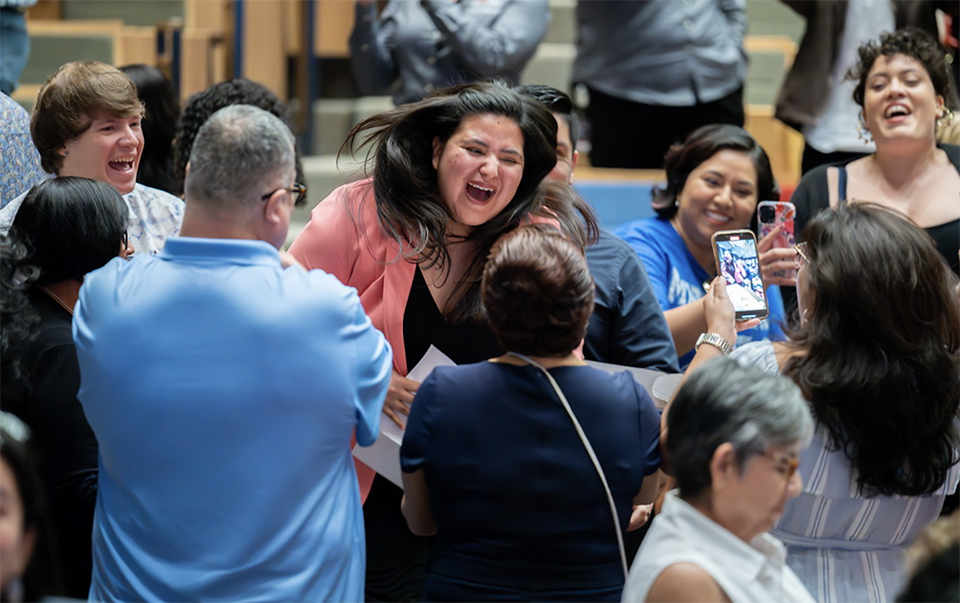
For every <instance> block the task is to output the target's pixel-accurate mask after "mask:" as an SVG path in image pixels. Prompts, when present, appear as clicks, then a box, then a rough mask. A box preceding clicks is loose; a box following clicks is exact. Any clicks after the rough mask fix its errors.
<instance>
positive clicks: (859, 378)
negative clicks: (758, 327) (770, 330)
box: [691, 202, 960, 601]
mask: <svg viewBox="0 0 960 603" xmlns="http://www.w3.org/2000/svg"><path fill="white" fill-rule="evenodd" d="M804 235H805V237H806V242H805V243H803V244H801V245H798V246H797V266H798V273H797V294H798V295H797V297H798V302H799V310H800V325H799V326H798V327H797V328H796V329H795V330H793V331H792V333H790V335H791V337H790V340H789V341H788V342H783V343H779V342H774V343H772V344H771V343H752V344H748V345H746V346H743V347H742V348H739V349H737V350H736V351H734V353H733V357H735V358H737V359H738V360H739V361H741V362H742V363H744V364H752V365H758V366H762V367H764V368H765V369H766V370H767V371H768V372H771V373H774V372H780V373H783V374H784V375H786V376H788V377H790V378H791V379H792V380H793V381H794V382H795V383H796V384H797V385H798V386H800V389H801V390H802V391H803V393H804V396H805V397H806V398H807V400H809V402H810V406H811V409H812V410H813V414H814V417H815V419H816V431H815V433H814V436H813V443H812V444H811V446H810V447H809V448H808V449H807V450H805V451H804V452H802V453H801V454H800V465H799V472H800V475H801V476H802V477H803V491H802V492H801V493H800V495H799V496H798V497H797V498H796V499H794V500H792V501H790V502H788V503H787V506H786V509H785V510H784V512H783V517H782V518H781V519H780V521H779V522H778V523H777V525H776V527H775V529H774V530H773V531H772V532H771V533H772V534H773V535H774V536H776V537H777V538H779V539H780V540H782V541H783V542H784V543H785V544H786V545H787V550H788V554H787V563H788V564H789V565H790V567H791V568H792V569H793V570H794V571H795V572H796V573H797V574H798V575H799V576H800V578H801V579H802V580H803V581H804V583H805V584H806V586H807V588H808V589H809V590H810V592H811V593H812V594H813V595H814V597H815V598H816V599H817V600H818V601H889V600H892V599H893V598H894V597H895V596H896V593H897V592H899V590H900V589H901V587H902V586H903V585H904V582H905V580H906V578H907V570H906V560H905V558H904V555H903V553H904V550H905V548H906V546H907V545H909V544H910V542H911V541H912V540H913V539H914V537H915V536H916V535H917V534H918V533H919V532H920V531H921V530H922V529H923V528H924V527H925V526H927V525H928V524H929V523H931V522H932V521H934V520H935V519H936V518H937V516H938V515H939V513H940V510H941V507H942V506H943V502H944V499H945V498H946V496H947V495H948V494H949V493H951V492H953V491H954V489H956V487H957V484H958V482H960V465H958V461H960V452H958V447H960V439H958V411H960V363H958V361H960V353H958V350H960V307H958V304H957V298H956V293H955V290H954V287H955V284H956V278H955V277H954V276H953V275H952V274H951V273H950V270H949V268H948V267H947V264H946V262H944V261H943V258H942V257H941V256H940V254H939V253H938V252H937V248H936V246H935V245H934V242H933V240H932V239H931V237H930V236H929V235H927V234H926V233H925V232H924V231H923V230H922V229H920V228H918V227H917V226H916V225H915V224H913V223H912V222H910V221H909V220H907V219H905V218H904V217H903V216H902V214H899V213H897V212H894V211H893V210H890V209H889V208H886V207H884V206H882V205H878V204H875V203H865V202H864V203H847V204H844V205H840V206H839V207H836V208H833V209H830V210H827V211H825V212H822V213H820V214H819V215H818V216H817V217H815V218H814V219H813V220H812V221H811V222H810V224H809V225H807V228H806V230H805V232H804ZM718 280H720V279H718ZM723 290H724V287H723V286H722V283H721V287H719V288H718V289H717V291H713V290H711V294H710V295H709V296H708V297H709V300H708V302H707V304H706V306H707V321H708V325H709V329H710V330H711V331H713V332H716V333H719V334H720V335H721V336H723V337H726V338H727V340H728V341H731V338H732V337H733V336H734V320H733V307H732V305H730V304H729V302H728V301H727V300H726V299H725V298H724V291H723ZM719 353H720V352H719V350H718V349H717V348H713V347H711V346H703V347H701V348H700V350H699V351H698V353H697V357H696V358H695V359H694V363H693V364H691V367H692V370H695V366H696V365H698V364H699V363H700V362H703V361H704V359H706V358H708V357H710V356H715V355H717V354H719Z"/></svg>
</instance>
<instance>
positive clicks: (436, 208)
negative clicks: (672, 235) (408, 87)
mask: <svg viewBox="0 0 960 603" xmlns="http://www.w3.org/2000/svg"><path fill="white" fill-rule="evenodd" d="M484 114H493V115H501V116H504V117H507V118H509V119H511V120H513V121H514V122H516V123H517V125H518V126H519V127H520V131H521V132H522V133H523V157H524V165H523V175H522V176H521V178H520V184H519V186H518V187H517V192H516V194H515V195H514V197H513V199H512V200H511V201H510V203H509V204H508V205H507V207H506V208H504V210H503V211H502V212H500V214H498V215H497V216H496V217H494V218H493V219H491V220H490V221H489V222H487V223H485V224H482V225H480V226H477V227H475V228H473V230H472V231H471V233H470V235H469V236H468V237H467V240H470V241H475V242H476V244H477V253H476V254H475V256H474V258H473V260H472V261H471V263H470V265H469V266H468V268H467V270H466V273H465V274H464V277H463V278H462V280H461V281H460V282H459V283H457V285H456V288H455V289H454V293H453V295H452V296H451V302H450V304H448V307H447V308H444V314H445V315H446V316H447V318H448V319H450V320H452V321H453V322H455V323H459V322H463V321H466V320H474V321H480V320H483V318H484V316H485V314H484V311H483V305H482V303H481V301H480V280H481V276H482V273H483V265H484V262H485V259H486V257H487V254H488V253H489V251H490V248H491V247H492V246H493V243H494V242H496V240H497V239H498V238H500V236H501V235H502V234H504V233H506V232H508V231H510V230H513V229H514V228H516V227H517V226H519V225H520V224H521V223H522V222H523V221H524V220H525V219H527V218H528V217H529V216H531V215H541V216H544V217H547V218H551V219H556V220H558V221H559V222H560V224H561V226H562V227H563V228H564V230H565V231H566V232H567V234H569V235H571V236H572V238H574V239H575V240H577V242H578V243H580V244H581V245H583V244H586V243H588V242H589V241H590V239H591V238H592V237H593V236H595V233H596V222H595V218H594V217H593V214H592V213H591V212H589V211H588V212H586V213H585V214H584V215H582V216H577V215H576V210H577V209H578V208H582V207H583V204H582V203H580V202H579V201H578V200H577V199H578V198H577V197H576V193H574V192H573V189H571V188H570V187H569V186H567V185H564V184H558V183H543V179H544V177H545V176H546V175H547V174H549V173H550V170H552V169H553V167H554V165H556V163H557V151H556V147H557V122H556V119H554V117H553V114H551V113H550V111H549V110H547V109H546V108H545V107H544V106H543V105H541V104H540V103H539V102H537V101H535V100H533V99H531V98H529V97H527V96H525V95H523V94H519V93H518V92H516V91H514V90H512V89H510V88H509V87H508V86H507V85H505V84H503V83H501V82H479V83H470V84H461V85H458V86H454V87H452V88H447V89H444V90H440V91H438V92H436V93H434V94H433V95H431V96H429V97H427V98H425V99H423V100H421V101H418V102H416V103H410V104H407V105H401V106H399V107H397V108H395V109H392V110H390V111H387V112H385V113H381V114H379V115H375V116H373V117H370V118H367V119H365V120H364V121H362V122H360V123H359V124H357V125H356V126H355V127H354V128H353V130H351V131H350V134H349V135H348V136H347V139H346V141H345V142H344V143H343V145H342V146H341V148H340V154H341V155H342V154H344V153H355V152H357V151H359V150H361V149H363V148H366V149H367V155H366V170H367V174H368V175H371V176H372V177H373V185H374V193H375V197H376V204H377V216H378V219H379V222H380V226H381V228H382V229H383V230H384V231H385V232H386V234H387V236H389V237H392V238H393V239H395V240H396V241H397V243H398V247H399V248H400V249H401V250H402V252H401V257H403V258H404V259H406V260H409V261H416V262H420V263H422V264H424V265H425V266H433V265H438V266H440V267H445V268H448V265H449V259H450V255H449V252H448V249H447V243H448V238H450V236H449V235H448V234H447V225H448V223H449V221H450V220H451V218H452V215H451V213H450V211H449V210H448V209H447V206H446V205H445V204H444V202H443V200H442V199H441V198H440V193H439V189H438V182H437V170H436V169H435V168H434V167H433V162H432V159H433V140H434V139H439V140H440V142H441V144H445V143H446V141H447V140H449V139H450V137H451V136H452V135H453V134H454V133H455V132H456V131H457V129H458V128H459V127H460V124H461V122H462V121H463V120H464V119H465V118H467V117H470V116H474V115H484Z"/></svg>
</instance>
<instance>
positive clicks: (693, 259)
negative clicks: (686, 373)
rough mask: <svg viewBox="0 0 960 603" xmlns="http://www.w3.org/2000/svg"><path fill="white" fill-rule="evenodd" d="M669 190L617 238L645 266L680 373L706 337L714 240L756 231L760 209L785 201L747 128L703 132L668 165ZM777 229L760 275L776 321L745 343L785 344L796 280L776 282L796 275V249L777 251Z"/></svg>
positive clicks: (764, 244)
mask: <svg viewBox="0 0 960 603" xmlns="http://www.w3.org/2000/svg"><path fill="white" fill-rule="evenodd" d="M664 170H665V171H666V175H667V182H666V185H665V186H663V187H662V188H655V189H654V192H653V208H654V210H655V211H656V212H657V214H658V215H657V217H655V218H647V219H644V220H637V221H635V222H630V223H628V224H624V225H623V226H621V227H620V228H619V229H617V231H616V234H617V235H618V236H620V237H621V238H622V239H624V240H625V241H627V242H628V243H629V244H630V245H631V246H632V247H633V248H634V250H636V252H637V254H638V255H639V256H640V259H641V260H643V264H644V267H645V268H646V269H647V275H648V276H649V277H650V283H651V285H652V286H653V289H654V291H655V292H656V294H657V300H658V301H659V302H660V307H661V308H663V311H664V316H665V317H666V319H667V324H668V325H669V327H670V333H671V334H672V335H673V342H674V345H675V346H676V347H677V355H678V356H679V358H680V368H681V370H682V369H685V368H686V366H687V365H688V364H689V363H690V360H691V358H693V353H694V345H695V343H696V341H697V338H698V337H699V336H700V334H701V333H703V332H704V331H706V327H707V324H706V321H705V320H704V314H703V296H704V292H705V291H706V285H707V284H708V283H709V282H710V281H711V280H713V278H714V277H715V276H716V273H717V269H716V262H715V261H714V255H713V246H712V243H711V237H712V236H713V234H714V233H716V232H718V231H721V230H737V229H741V228H752V227H753V225H754V223H755V217H754V216H755V215H756V209H757V203H758V202H759V201H761V200H768V199H769V200H773V199H777V198H779V195H778V194H777V183H776V180H774V177H773V172H772V170H771V169H770V160H769V159H768V158H767V154H766V152H764V150H763V148H761V147H760V145H759V144H757V141H755V140H754V139H753V137H752V136H750V134H748V133H747V132H746V130H744V129H743V128H739V127H737V126H731V125H721V124H717V125H710V126H704V127H702V128H699V129H698V130H696V131H695V132H694V133H693V134H691V135H690V136H689V137H688V138H687V140H686V141H685V142H684V144H682V145H675V146H674V147H673V148H671V149H670V151H669V152H668V153H667V156H666V158H665V160H664ZM779 232H780V231H779V229H777V230H774V231H773V232H772V233H771V234H770V235H768V236H767V237H765V238H763V239H761V240H760V242H759V245H758V249H759V251H760V272H761V274H762V275H763V282H764V283H765V284H766V285H767V305H768V306H769V309H770V314H769V316H768V317H767V318H766V319H765V320H763V321H762V322H761V323H760V325H759V326H757V327H755V328H752V329H748V330H745V331H741V332H740V334H739V337H738V340H737V342H738V343H744V342H747V341H759V340H763V339H776V340H779V339H783V333H782V331H781V328H780V324H779V323H782V322H783V320H784V312H783V301H782V300H781V298H780V291H779V288H778V287H776V286H773V285H794V284H795V283H794V279H792V278H785V277H782V276H774V273H775V272H776V271H778V270H785V271H789V270H791V269H792V268H793V261H794V260H793V255H794V252H793V250H792V249H781V248H772V243H773V240H774V237H776V235H777V234H778V233H779Z"/></svg>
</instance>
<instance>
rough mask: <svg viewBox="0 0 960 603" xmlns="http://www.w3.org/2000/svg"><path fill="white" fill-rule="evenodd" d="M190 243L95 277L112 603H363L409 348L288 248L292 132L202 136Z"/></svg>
mask: <svg viewBox="0 0 960 603" xmlns="http://www.w3.org/2000/svg"><path fill="white" fill-rule="evenodd" d="M187 169H188V172H187V180H186V199H187V205H186V210H185V214H184V221H183V229H182V231H181V236H179V237H175V238H171V239H169V240H168V241H167V243H166V246H165V247H164V249H163V251H162V252H161V253H160V254H158V255H156V256H149V255H138V256H137V257H136V258H135V259H134V260H132V261H129V262H127V261H124V260H119V259H117V260H114V261H111V262H110V263H109V264H107V266H105V267H104V268H102V269H100V270H98V271H95V272H93V273H91V274H90V275H88V276H87V277H86V279H85V281H84V284H83V287H82V289H81V291H80V301H79V303H78V304H77V307H76V316H75V318H74V340H75V342H76V344H77V356H78V359H79V362H80V370H81V379H82V381H81V387H80V393H79V398H80V401H81V403H82V405H83V409H84V413H85V414H86V416H87V419H88V420H89V422H90V425H91V427H92V428H93V430H94V432H95V433H96V436H97V440H98V441H99V444H100V474H99V480H100V483H99V492H98V498H97V509H96V514H95V518H94V533H93V556H94V564H93V577H92V584H91V588H90V599H91V600H94V601H198V600H220V601H240V600H243V601H362V600H363V598H364V592H363V584H364V569H365V549H364V546H365V545H364V527H363V518H362V514H361V508H360V493H359V489H358V486H357V479H356V474H355V470H354V464H353V460H352V456H351V454H350V440H351V436H352V435H353V434H354V433H356V439H357V441H358V442H359V443H360V444H361V445H369V444H371V443H373V441H374V440H375V438H376V434H377V433H378V430H379V423H380V413H381V408H382V405H383V399H384V396H385V395H386V391H387V387H388V385H389V381H390V371H391V368H390V367H391V358H392V353H391V350H390V347H389V345H388V344H387V342H386V340H385V339H384V337H383V335H382V334H381V333H380V332H379V331H377V330H376V329H374V328H373V326H372V325H371V323H370V320H369V319H368V318H367V316H366V314H365V313H364V311H363V307H362V306H361V305H360V300H359V298H358V297H357V294H356V292H355V291H354V290H353V289H350V288H347V287H344V286H343V285H341V284H340V283H339V282H338V281H337V280H336V279H335V278H334V277H332V276H330V275H328V274H325V273H323V272H321V271H319V270H314V271H310V272H307V271H305V270H303V269H302V268H300V267H299V266H297V265H295V263H293V264H294V265H291V260H288V259H287V256H286V254H280V253H278V249H279V248H280V246H281V245H282V244H283V242H284V241H285V239H286V235H287V229H288V227H289V222H290V213H291V212H292V210H293V206H294V203H295V200H296V199H297V198H298V197H299V196H300V195H299V192H298V191H299V188H300V185H298V184H296V183H295V182H294V178H295V169H294V145H293V136H292V134H291V133H290V130H289V128H288V127H287V126H286V125H284V124H283V122H281V121H280V120H279V119H277V118H276V117H274V116H272V115H270V114H269V113H267V112H265V111H262V110H260V109H257V108H254V107H250V106H247V105H236V106H232V107H228V108H226V109H222V110H221V111H218V112H217V113H215V114H214V115H213V116H212V117H211V118H210V120H209V121H208V122H207V123H206V124H205V125H204V126H203V127H202V128H201V130H200V133H199V134H198V136H197V139H196V141H195V143H194V146H193V150H192V152H191V155H190V163H189V165H188V168H187Z"/></svg>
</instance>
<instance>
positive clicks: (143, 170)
mask: <svg viewBox="0 0 960 603" xmlns="http://www.w3.org/2000/svg"><path fill="white" fill-rule="evenodd" d="M120 71H122V72H123V73H125V74H127V77H129V78H130V79H131V80H132V81H133V84H134V85H135V86H136V87H137V96H138V97H139V98H140V101H141V102H142V103H143V104H144V106H145V107H146V113H144V115H143V121H141V122H140V129H141V130H143V141H144V142H143V153H142V156H141V158H140V168H139V169H138V170H137V182H139V183H140V184H144V185H146V186H152V187H153V188H158V189H160V190H162V191H166V192H168V193H171V194H174V195H175V194H178V191H177V186H176V180H175V179H174V177H173V139H174V137H175V136H176V135H177V119H178V118H179V116H180V100H179V96H178V94H177V90H176V87H175V86H174V84H173V82H171V81H170V79H169V78H167V76H166V75H164V74H163V72H162V71H160V70H159V69H157V68H156V67H154V66H153V65H143V64H141V63H137V64H134V65H124V66H123V67H121V68H120Z"/></svg>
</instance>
